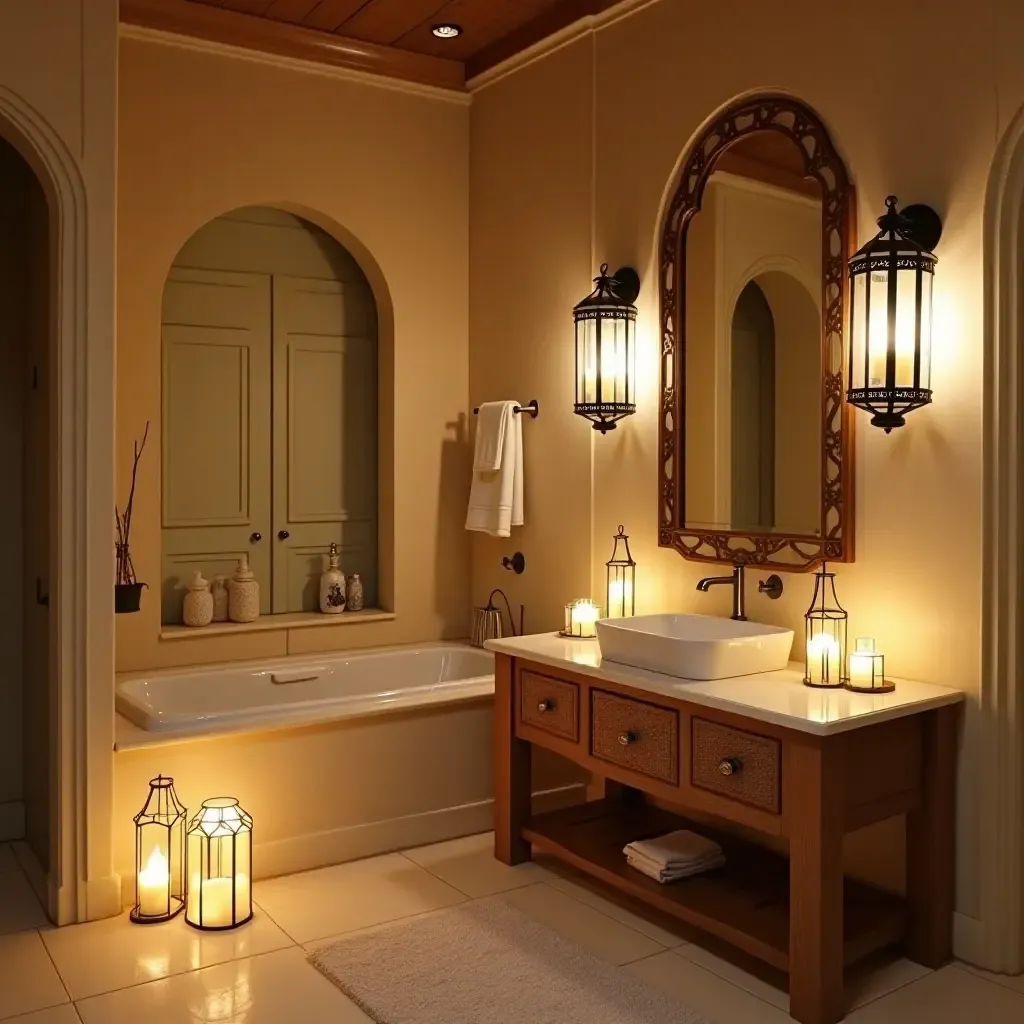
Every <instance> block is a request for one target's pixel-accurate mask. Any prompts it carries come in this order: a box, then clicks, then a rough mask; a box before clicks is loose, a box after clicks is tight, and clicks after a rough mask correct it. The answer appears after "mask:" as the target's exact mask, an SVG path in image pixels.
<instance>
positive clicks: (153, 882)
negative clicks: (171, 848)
mask: <svg viewBox="0 0 1024 1024" xmlns="http://www.w3.org/2000/svg"><path fill="white" fill-rule="evenodd" d="M169 877H170V872H169V871H168V869H167V858H166V857H165V856H164V854H163V851H162V850H161V849H160V847H156V848H155V849H154V850H153V852H152V853H151V854H150V855H149V860H148V861H146V866H145V867H144V868H143V869H142V870H141V871H140V872H139V882H140V883H141V884H142V885H144V886H159V885H166V884H167V880H168V878H169Z"/></svg>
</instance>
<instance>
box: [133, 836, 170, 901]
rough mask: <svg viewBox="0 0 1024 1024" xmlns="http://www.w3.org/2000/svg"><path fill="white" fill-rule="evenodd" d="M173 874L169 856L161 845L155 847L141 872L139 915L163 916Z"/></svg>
mask: <svg viewBox="0 0 1024 1024" xmlns="http://www.w3.org/2000/svg"><path fill="white" fill-rule="evenodd" d="M170 881H171V874H170V871H169V869H168V867H167V858H166V857H165V856H164V853H163V851H162V850H161V849H160V847H159V846H157V847H155V848H154V849H153V852H152V853H151V854H150V855H149V860H148V861H146V866H145V867H144V868H143V869H142V870H141V871H140V872H139V915H140V916H141V917H162V916H163V915H165V914H166V913H167V895H168V892H169V891H170Z"/></svg>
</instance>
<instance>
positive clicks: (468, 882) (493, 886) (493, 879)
mask: <svg viewBox="0 0 1024 1024" xmlns="http://www.w3.org/2000/svg"><path fill="white" fill-rule="evenodd" d="M403 853H404V854H405V856H406V857H408V858H409V860H411V861H412V862H413V863H415V864H419V866H420V867H422V868H426V869H427V870H428V871H429V872H430V873H431V874H432V875H437V877H438V878H440V879H442V880H443V881H445V882H447V883H448V884H449V885H452V886H454V887H455V888H456V889H458V890H459V892H464V893H465V894H466V895H467V896H474V897H475V896H491V895H493V894H494V893H497V892H505V891H507V890H508V889H518V888H520V887H521V886H524V885H530V884H531V883H533V882H542V881H544V880H545V879H546V878H550V877H551V875H550V872H548V871H545V870H544V868H542V867H541V866H540V865H539V864H534V863H532V862H528V863H526V864H518V865H516V866H515V867H509V866H508V865H507V864H502V863H501V861H500V860H497V859H496V858H495V856H494V833H493V832H484V833H483V834H482V835H477V836H466V837H465V838H464V839H452V840H450V841H449V842H446V843H435V844H434V845H432V846H420V847H417V848H416V849H415V850H404V851H403Z"/></svg>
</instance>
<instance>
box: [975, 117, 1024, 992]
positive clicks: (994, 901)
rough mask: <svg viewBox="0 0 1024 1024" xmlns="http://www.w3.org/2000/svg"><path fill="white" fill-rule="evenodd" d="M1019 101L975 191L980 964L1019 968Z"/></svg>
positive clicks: (1023, 176) (1023, 381)
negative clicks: (980, 363)
mask: <svg viewBox="0 0 1024 1024" xmlns="http://www.w3.org/2000/svg"><path fill="white" fill-rule="evenodd" d="M1022 202H1024V109H1022V110H1021V111H1019V112H1018V114H1017V116H1016V117H1015V118H1014V120H1013V123H1012V124H1011V125H1010V127H1009V129H1008V130H1007V132H1006V134H1005V135H1004V137H1003V139H1002V141H1001V143H1000V145H999V149H998V151H997V153H996V158H995V161H994V163H993V166H992V171H991V174H990V176H989V183H988V191H987V195H986V200H985V225H984V232H985V235H984V251H985V333H984V339H985V369H984V382H985V390H984V449H985V451H984V512H985V517H984V536H983V550H984V560H985V561H984V569H983V598H982V645H983V650H982V679H981V711H982V716H983V719H982V720H983V733H982V746H981V775H980V779H979V786H980V794H981V835H982V842H981V844H980V846H981V864H980V871H981V874H980V886H981V931H982V948H981V949H980V950H979V951H978V954H979V955H978V959H979V962H980V963H981V966H983V967H987V968H988V969H989V970H993V971H1000V972H1005V973H1009V974H1013V973H1017V972H1019V971H1020V970H1022V969H1024V935H1022V928H1024V758H1022V753H1024V707H1022V704H1024V701H1022V697H1024V657H1022V656H1024V648H1022V642H1024V637H1022V636H1021V635H1020V633H1021V631H1022V627H1024V564H1022V562H1021V557H1022V554H1024V547H1022V542H1024V531H1022V524H1021V517H1022V515H1024V494H1022V492H1021V488H1022V487H1024V438H1022V436H1021V434H1022V431H1024V355H1022V352H1021V347H1022V345H1024V321H1022V317H1021V309H1020V303H1021V301H1022V299H1024V289H1022V288H1021V283H1020V279H1021V274H1022V273H1024V262H1022V260H1021V248H1022V246H1021V242H1022V238H1021V208H1022Z"/></svg>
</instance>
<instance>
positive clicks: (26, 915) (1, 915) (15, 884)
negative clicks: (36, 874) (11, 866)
mask: <svg viewBox="0 0 1024 1024" xmlns="http://www.w3.org/2000/svg"><path fill="white" fill-rule="evenodd" d="M49 923H50V922H49V921H48V920H47V917H46V914H45V913H43V908H42V907H41V906H40V904H39V900H37V899H36V894H35V893H34V892H33V891H32V886H31V885H29V884H28V879H27V878H26V877H25V875H24V873H23V872H22V871H21V870H20V869H19V870H18V871H5V872H3V873H0V935H9V934H11V933H13V932H25V931H29V930H31V929H33V928H43V927H45V926H46V925H48V924H49Z"/></svg>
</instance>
